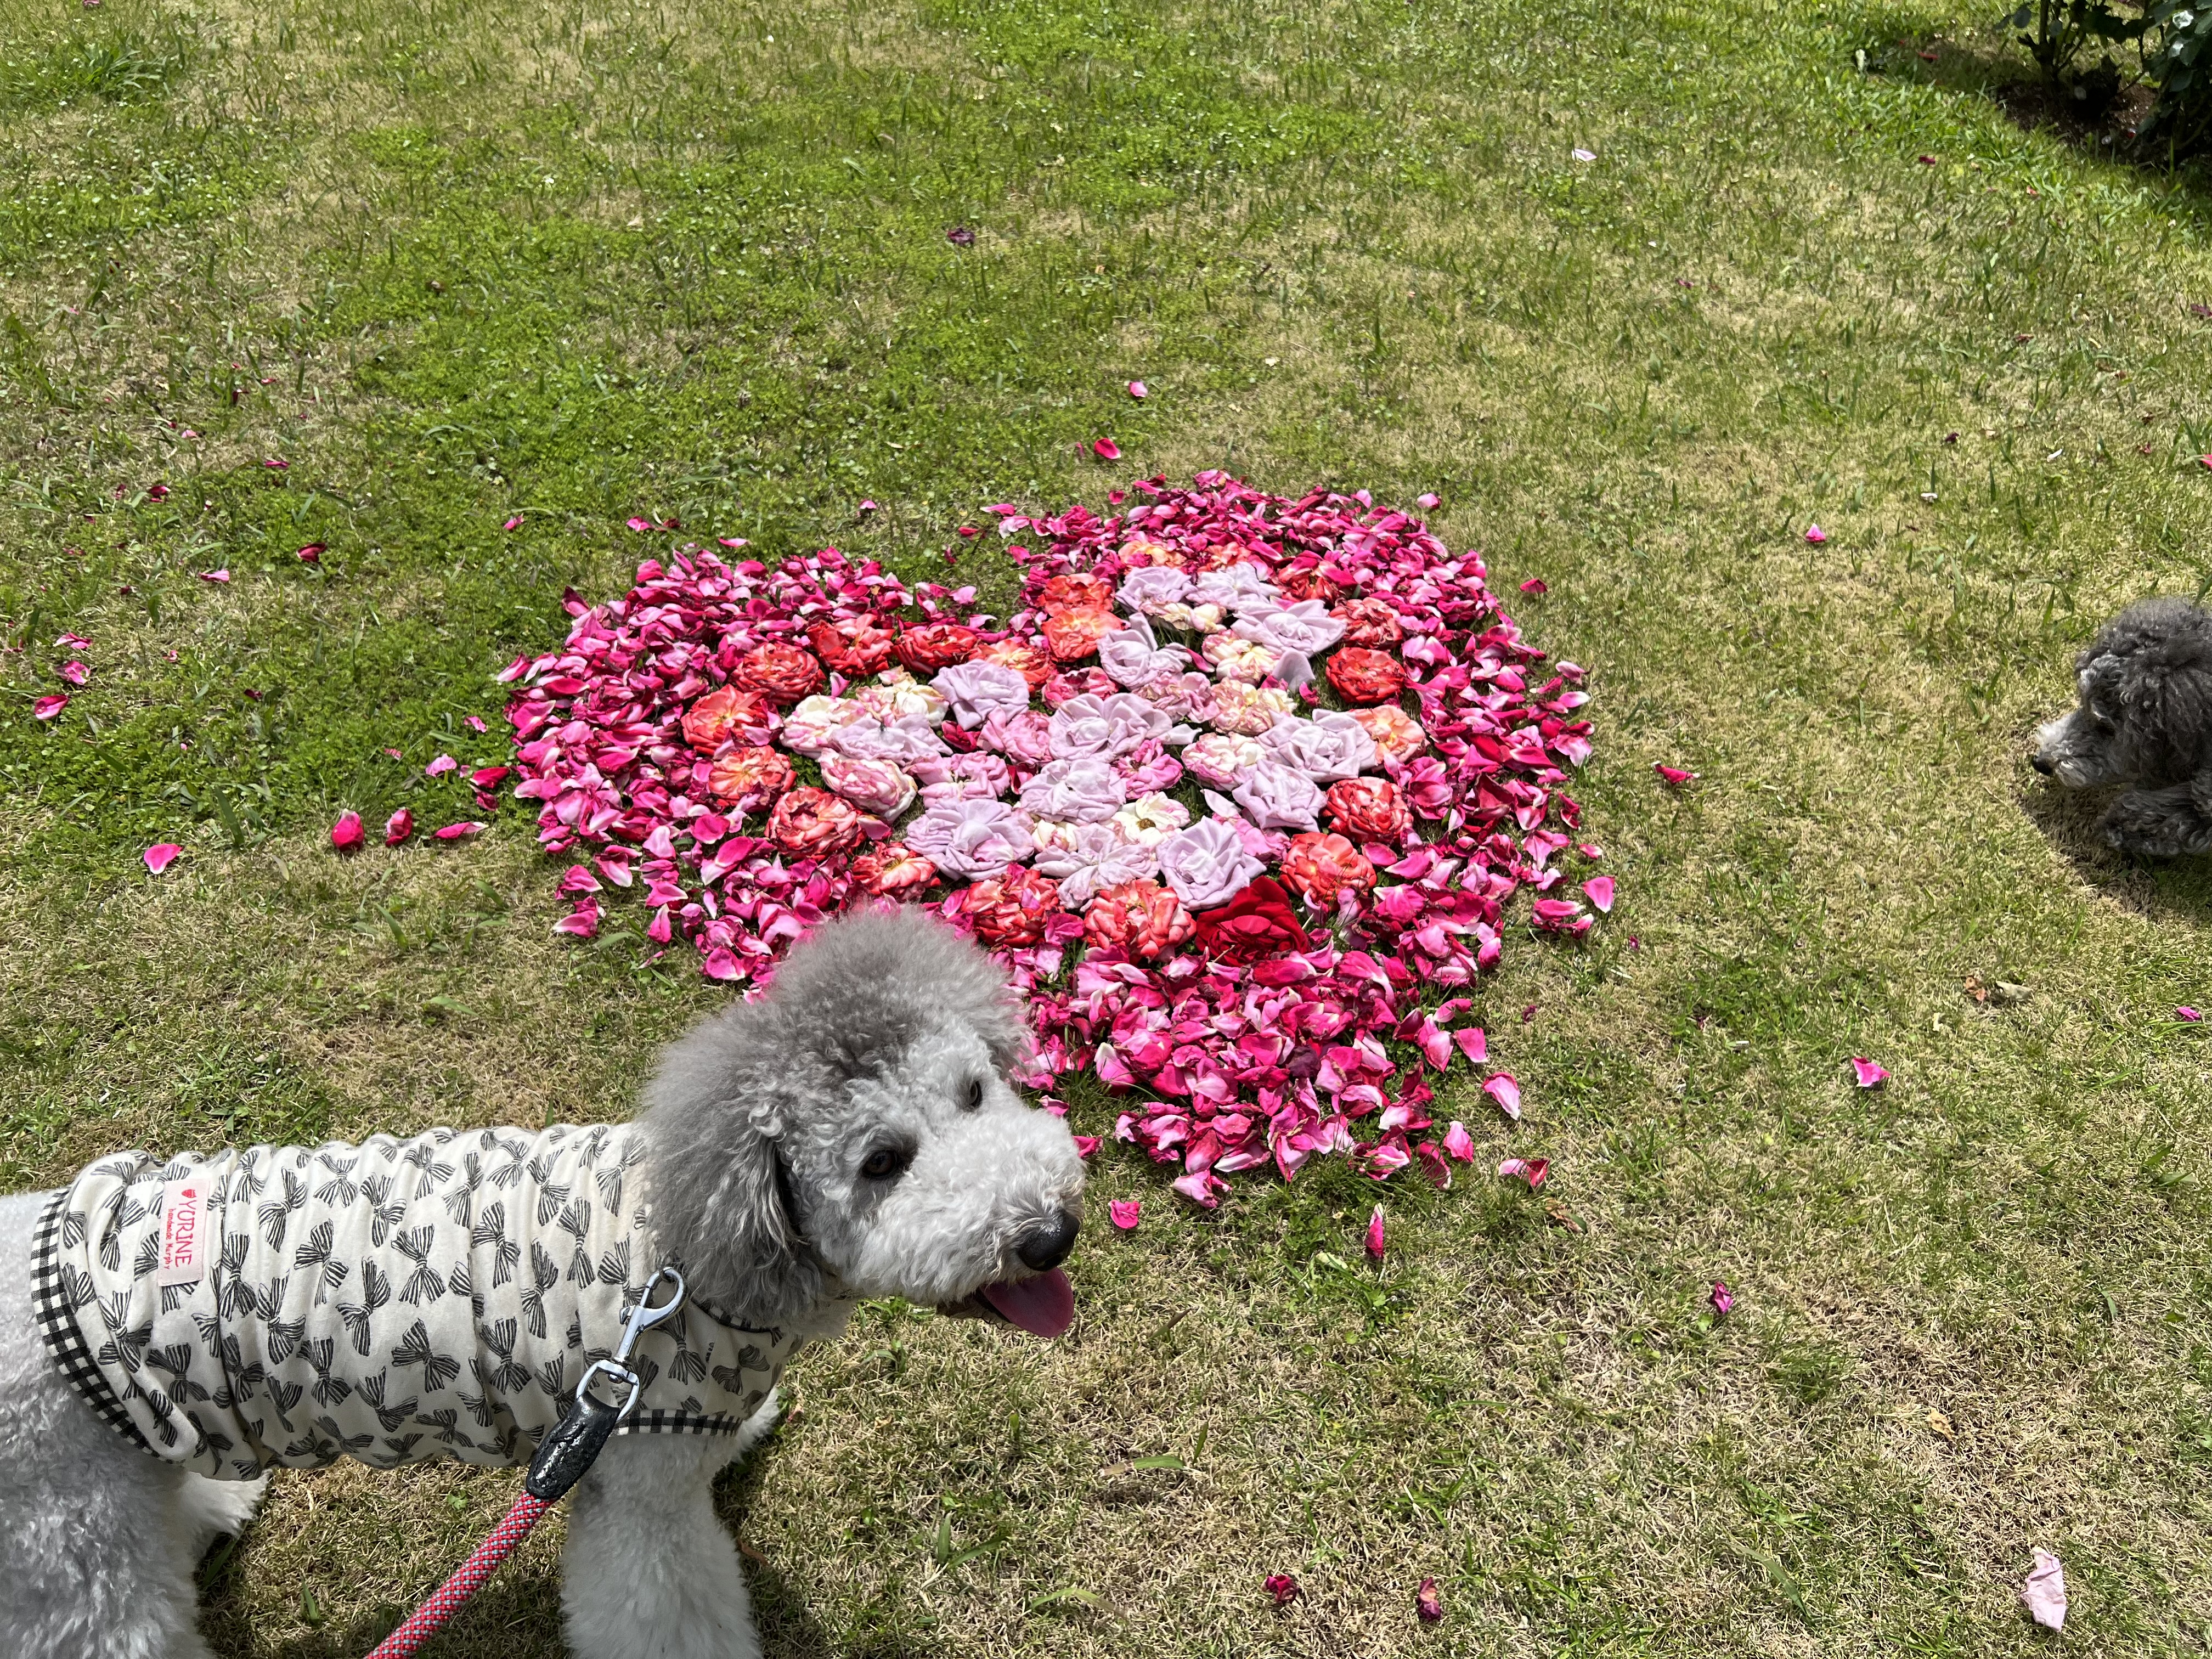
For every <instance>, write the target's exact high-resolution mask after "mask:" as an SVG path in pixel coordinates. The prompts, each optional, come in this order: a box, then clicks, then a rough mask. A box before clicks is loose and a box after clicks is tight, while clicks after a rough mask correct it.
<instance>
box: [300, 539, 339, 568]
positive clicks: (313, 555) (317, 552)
mask: <svg viewBox="0 0 2212 1659" xmlns="http://www.w3.org/2000/svg"><path fill="white" fill-rule="evenodd" d="M329 551H330V548H329V546H328V544H325V543H323V542H309V543H308V544H307V545H306V546H305V547H303V548H301V550H299V551H298V552H297V553H295V554H294V555H293V557H294V558H295V559H297V560H299V562H301V564H320V563H321V562H323V555H324V554H325V553H327V552H329Z"/></svg>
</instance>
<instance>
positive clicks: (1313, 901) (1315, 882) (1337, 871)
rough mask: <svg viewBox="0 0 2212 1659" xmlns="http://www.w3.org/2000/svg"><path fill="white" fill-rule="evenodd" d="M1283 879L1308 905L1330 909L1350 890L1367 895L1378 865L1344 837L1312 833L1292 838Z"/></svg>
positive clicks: (1286, 850)
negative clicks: (1343, 893) (1340, 894)
mask: <svg viewBox="0 0 2212 1659" xmlns="http://www.w3.org/2000/svg"><path fill="white" fill-rule="evenodd" d="M1283 879H1284V880H1285V881H1286V882H1288V883H1290V884H1291V886H1293V887H1295V888H1297V890H1298V896H1299V897H1300V898H1302V899H1304V900H1305V902H1307V903H1308V904H1310V905H1313V906H1315V907H1316V908H1320V909H1324V910H1326V909H1328V908H1330V907H1331V906H1333V905H1334V904H1335V902H1336V896H1337V895H1338V894H1339V893H1341V892H1343V891H1344V890H1346V889H1347V888H1349V889H1350V890H1352V891H1353V892H1355V893H1364V892H1365V891H1366V890H1368V889H1369V888H1370V887H1372V886H1373V885H1374V884H1375V866H1373V865H1371V864H1370V863H1369V862H1368V861H1367V860H1366V859H1365V858H1364V856H1363V855H1362V854H1361V853H1360V851H1359V849H1358V848H1357V847H1354V846H1353V845H1352V843H1351V842H1348V841H1346V839H1345V838H1344V837H1343V836H1324V835H1321V834H1318V833H1309V834H1306V835H1303V836H1291V844H1290V845H1289V846H1288V847H1287V848H1285V849H1284V851H1283Z"/></svg>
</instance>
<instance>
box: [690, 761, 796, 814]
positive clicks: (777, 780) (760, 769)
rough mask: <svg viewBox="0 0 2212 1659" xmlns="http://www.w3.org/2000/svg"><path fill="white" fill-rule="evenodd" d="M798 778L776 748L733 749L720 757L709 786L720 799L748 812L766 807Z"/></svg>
mask: <svg viewBox="0 0 2212 1659" xmlns="http://www.w3.org/2000/svg"><path fill="white" fill-rule="evenodd" d="M797 781H798V775H797V774H796V773H794V772H793V770H792V769H791V763H790V762H789V761H787V760H786V759H785V758H784V757H783V756H782V755H781V754H780V753H779V752H778V751H777V750H773V749H765V748H756V749H732V750H731V751H730V752H729V753H728V754H726V755H724V756H722V757H720V758H719V759H717V760H716V761H715V763H714V766H713V768H712V769H710V770H709V771H708V774H707V787H708V788H709V789H711V790H713V791H714V798H715V799H717V800H726V801H729V802H731V803H732V804H733V805H738V806H741V807H743V808H744V810H746V811H752V810H753V809H754V808H755V807H757V806H765V805H767V804H768V803H769V802H770V801H772V800H774V799H775V798H776V797H777V796H778V795H781V793H783V792H784V791H785V790H787V789H788V788H790V787H791V786H792V785H793V783H795V782H797Z"/></svg>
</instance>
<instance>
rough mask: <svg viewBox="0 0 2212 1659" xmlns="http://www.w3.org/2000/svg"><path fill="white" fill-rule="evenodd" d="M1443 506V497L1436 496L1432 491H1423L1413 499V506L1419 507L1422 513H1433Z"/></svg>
mask: <svg viewBox="0 0 2212 1659" xmlns="http://www.w3.org/2000/svg"><path fill="white" fill-rule="evenodd" d="M1413 505H1414V506H1415V507H1419V508H1420V509H1421V511H1422V512H1424V513H1433V512H1435V511H1436V510H1437V507H1440V506H1442V505H1443V496H1441V495H1437V493H1436V491H1434V490H1433V489H1428V490H1424V491H1422V492H1421V493H1420V494H1419V495H1416V496H1414V497H1413Z"/></svg>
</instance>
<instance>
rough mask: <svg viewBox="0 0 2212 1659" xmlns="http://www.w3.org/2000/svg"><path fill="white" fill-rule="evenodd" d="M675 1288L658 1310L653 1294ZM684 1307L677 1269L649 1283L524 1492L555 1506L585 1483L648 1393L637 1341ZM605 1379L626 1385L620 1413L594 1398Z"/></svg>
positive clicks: (533, 1466) (579, 1390)
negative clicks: (637, 1366) (634, 1357)
mask: <svg viewBox="0 0 2212 1659" xmlns="http://www.w3.org/2000/svg"><path fill="white" fill-rule="evenodd" d="M662 1279H667V1280H669V1281H670V1282H671V1283H672V1284H673V1285H675V1286H676V1293H675V1294H674V1295H673V1296H671V1297H669V1298H668V1300H667V1301H665V1302H663V1303H661V1304H659V1305H658V1306H656V1305H654V1303H653V1290H654V1288H655V1287H656V1286H657V1285H659V1283H660V1281H661V1280H662ZM683 1305H684V1275H683V1274H682V1273H678V1272H677V1271H676V1269H675V1268H673V1267H663V1268H662V1269H660V1271H659V1272H658V1273H655V1274H653V1277H652V1278H650V1279H647V1280H646V1281H645V1288H644V1289H643V1290H642V1291H639V1292H638V1298H637V1306H636V1307H635V1308H634V1309H632V1310H630V1316H629V1324H628V1325H627V1326H625V1327H624V1328H623V1338H622V1341H621V1343H620V1344H619V1345H618V1346H617V1347H616V1349H615V1351H614V1352H613V1354H612V1355H611V1356H610V1357H609V1358H605V1359H602V1360H599V1361H598V1362H597V1363H595V1364H593V1365H592V1367H591V1368H590V1369H589V1370H586V1372H585V1373H584V1375H583V1376H582V1377H581V1378H580V1379H579V1381H578V1382H577V1383H576V1403H575V1404H574V1406H573V1407H570V1408H569V1410H568V1413H567V1414H566V1415H565V1416H563V1417H562V1419H561V1420H560V1421H559V1422H558V1423H556V1424H555V1425H553V1427H552V1429H551V1431H550V1432H548V1433H547V1435H546V1436H545V1437H544V1440H543V1441H541V1442H540V1443H539V1444H538V1455H536V1456H535V1457H533V1458H532V1459H531V1461H530V1475H529V1478H528V1479H527V1480H525V1481H524V1482H523V1483H522V1484H523V1490H525V1491H526V1492H529V1493H530V1495H531V1496H532V1497H533V1498H542V1499H543V1500H544V1501H545V1502H546V1503H549V1504H550V1503H554V1502H556V1501H557V1500H558V1499H559V1498H560V1497H561V1494H562V1493H563V1492H567V1491H568V1488H569V1487H571V1486H574V1485H575V1484H576V1482H577V1481H578V1480H580V1479H582V1478H583V1474H584V1471H585V1470H586V1469H588V1468H591V1467H592V1459H594V1458H596V1457H597V1456H598V1455H599V1448H600V1447H602V1446H604V1445H605V1444H606V1443H607V1437H608V1436H609V1435H611V1434H612V1433H613V1432H614V1431H616V1429H617V1428H619V1427H620V1426H621V1425H622V1422H623V1419H625V1418H627V1417H628V1416H629V1414H630V1413H632V1412H633V1411H635V1410H636V1409H637V1397H638V1395H640V1394H641V1393H643V1392H644V1390H645V1380H644V1379H643V1378H642V1377H641V1376H638V1374H637V1372H636V1371H635V1370H633V1369H631V1366H630V1363H629V1358H630V1355H631V1354H633V1353H635V1352H636V1351H637V1340H638V1338H640V1337H641V1336H643V1335H644V1334H646V1333H647V1331H649V1330H651V1329H652V1328H653V1327H654V1326H655V1325H658V1324H659V1323H661V1322H663V1321H665V1320H667V1319H670V1318H672V1317H673V1316H675V1314H676V1311H677V1310H678V1309H679V1308H681V1307H682V1306H683ZM602 1375H604V1376H608V1377H611V1379H613V1381H614V1383H615V1385H616V1386H617V1388H619V1387H621V1386H623V1384H625V1383H627V1384H628V1385H629V1396H628V1397H627V1398H626V1399H624V1400H623V1403H622V1405H621V1406H620V1407H615V1406H613V1405H611V1404H610V1403H609V1402H608V1401H604V1400H601V1399H599V1397H598V1396H596V1395H593V1394H592V1379H593V1378H594V1377H597V1376H602Z"/></svg>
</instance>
